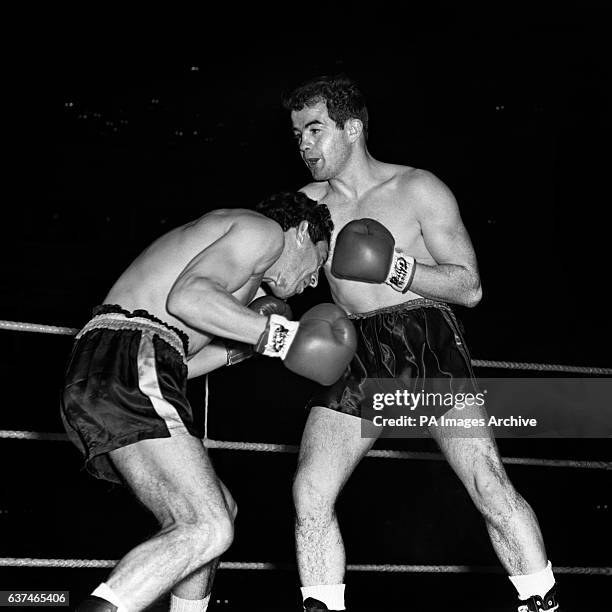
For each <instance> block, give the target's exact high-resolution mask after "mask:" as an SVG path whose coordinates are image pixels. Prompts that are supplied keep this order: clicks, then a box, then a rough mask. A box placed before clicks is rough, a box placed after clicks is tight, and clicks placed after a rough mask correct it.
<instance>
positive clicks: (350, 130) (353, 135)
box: [344, 117, 363, 142]
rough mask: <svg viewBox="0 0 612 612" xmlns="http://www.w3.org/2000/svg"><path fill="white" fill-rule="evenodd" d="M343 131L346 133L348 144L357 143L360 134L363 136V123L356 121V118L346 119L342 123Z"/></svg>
mask: <svg viewBox="0 0 612 612" xmlns="http://www.w3.org/2000/svg"><path fill="white" fill-rule="evenodd" d="M344 130H345V132H346V133H347V135H348V137H349V141H350V142H357V140H359V137H360V136H361V134H363V123H362V122H361V119H357V118H356V117H354V118H352V119H347V120H346V122H345V123H344Z"/></svg>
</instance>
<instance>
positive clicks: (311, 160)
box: [304, 157, 321, 168]
mask: <svg viewBox="0 0 612 612" xmlns="http://www.w3.org/2000/svg"><path fill="white" fill-rule="evenodd" d="M320 159H321V158H320V157H307V158H306V159H305V160H304V161H305V162H306V165H307V166H308V167H309V168H314V167H315V166H316V165H317V163H318V161H319V160H320Z"/></svg>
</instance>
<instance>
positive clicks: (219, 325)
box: [167, 218, 284, 344]
mask: <svg viewBox="0 0 612 612" xmlns="http://www.w3.org/2000/svg"><path fill="white" fill-rule="evenodd" d="M283 244H284V236H283V233H282V230H281V228H280V226H278V224H276V223H274V222H272V221H269V220H268V219H264V218H261V219H253V218H250V219H249V220H247V221H245V222H243V223H242V224H236V226H234V227H232V229H230V230H229V231H228V233H227V234H225V235H224V236H223V237H222V238H220V239H219V240H217V241H216V242H214V243H213V244H212V245H210V246H208V247H207V248H205V249H204V250H203V251H201V252H200V253H198V255H196V257H194V258H193V259H192V260H191V262H189V264H188V265H187V266H186V267H185V269H184V270H183V271H182V272H181V274H180V275H179V276H178V278H177V280H176V282H175V283H174V286H173V287H172V289H171V291H170V294H169V295H168V300H167V308H168V311H169V312H170V313H171V314H172V315H173V316H175V317H177V318H178V319H180V320H181V321H182V322H183V323H185V324H186V325H188V326H190V327H192V328H194V329H197V330H201V331H203V332H206V333H208V334H212V335H214V336H221V337H223V338H229V339H232V340H240V341H243V342H247V343H249V344H255V343H256V342H257V340H258V339H259V337H260V335H261V334H262V333H263V331H264V329H265V328H266V325H267V321H268V319H267V317H265V316H262V315H260V314H258V313H256V312H253V311H252V310H249V309H248V308H247V307H246V306H245V305H244V304H242V303H241V302H240V301H239V300H237V299H236V298H235V297H234V296H233V295H232V293H234V292H235V291H238V290H239V289H240V288H242V287H244V286H245V285H246V284H247V283H248V282H249V280H252V279H253V277H254V276H257V275H260V274H263V272H265V270H267V269H268V268H269V267H270V266H271V265H272V264H273V263H274V262H275V261H276V259H278V257H279V256H280V254H281V252H282V249H283Z"/></svg>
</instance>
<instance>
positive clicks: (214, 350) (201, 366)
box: [187, 343, 227, 378]
mask: <svg viewBox="0 0 612 612" xmlns="http://www.w3.org/2000/svg"><path fill="white" fill-rule="evenodd" d="M226 363H227V350H226V348H225V347H224V346H223V345H222V344H213V343H211V344H207V345H206V346H205V347H204V348H203V349H202V350H201V351H200V352H199V353H196V354H195V355H194V356H193V357H191V359H189V361H188V362H187V378H197V377H198V376H202V375H203V374H208V373H209V372H212V371H213V370H217V369H218V368H222V367H223V366H225V365H226Z"/></svg>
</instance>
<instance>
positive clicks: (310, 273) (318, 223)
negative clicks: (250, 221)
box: [255, 191, 334, 299]
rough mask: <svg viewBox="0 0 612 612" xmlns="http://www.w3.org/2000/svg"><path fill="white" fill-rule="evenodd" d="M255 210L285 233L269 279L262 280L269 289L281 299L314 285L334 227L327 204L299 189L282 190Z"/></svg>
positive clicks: (326, 254) (327, 251)
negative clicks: (282, 245) (281, 248)
mask: <svg viewBox="0 0 612 612" xmlns="http://www.w3.org/2000/svg"><path fill="white" fill-rule="evenodd" d="M255 210H256V211H257V212H259V213H261V214H262V215H265V216H266V217H269V218H270V219H272V220H273V221H276V222H277V223H278V224H279V225H280V226H281V228H282V229H283V232H284V233H285V245H284V248H283V252H282V254H281V256H280V257H279V259H278V260H277V261H276V262H275V263H274V265H273V266H272V267H271V268H270V273H271V276H272V277H273V280H271V281H270V280H266V282H267V283H268V285H269V286H270V289H271V290H272V293H274V295H276V296H277V297H279V298H282V299H285V298H288V297H290V296H292V295H295V294H296V293H302V291H304V289H306V287H316V286H317V282H318V276H319V268H320V267H321V266H322V265H323V264H324V263H325V261H326V260H327V256H328V254H329V241H330V239H331V233H332V231H333V229H334V224H333V223H332V220H331V216H330V214H329V209H328V208H327V206H326V205H325V204H317V202H316V201H315V200H311V199H310V198H309V197H308V196H306V195H305V194H303V193H300V192H297V191H283V192H280V193H275V194H273V195H271V196H269V197H268V198H266V199H265V200H263V202H260V203H259V204H258V205H257V206H256V207H255Z"/></svg>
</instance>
